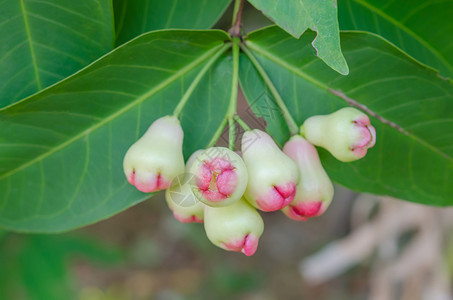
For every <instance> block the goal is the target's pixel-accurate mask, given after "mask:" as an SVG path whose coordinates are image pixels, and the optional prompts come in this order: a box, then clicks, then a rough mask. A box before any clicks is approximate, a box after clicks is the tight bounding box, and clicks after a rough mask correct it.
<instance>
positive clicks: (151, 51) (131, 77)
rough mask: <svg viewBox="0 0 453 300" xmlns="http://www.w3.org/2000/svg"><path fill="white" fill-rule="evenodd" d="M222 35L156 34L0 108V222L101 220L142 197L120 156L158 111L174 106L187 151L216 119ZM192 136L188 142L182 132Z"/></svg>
mask: <svg viewBox="0 0 453 300" xmlns="http://www.w3.org/2000/svg"><path fill="white" fill-rule="evenodd" d="M228 39H229V37H228V35H227V34H226V33H225V32H223V31H186V30H166V31H156V32H153V33H149V34H146V35H143V36H141V37H140V38H137V39H135V40H133V41H131V42H130V43H127V44H125V45H124V46H122V47H120V48H118V49H116V50H115V51H113V52H111V53H110V54H108V55H107V56H104V57H103V58H102V59H100V60H98V61H97V62H95V63H94V64H92V65H90V66H88V67H87V68H85V69H84V70H82V71H80V72H78V73H77V74H75V75H74V76H72V77H69V78H68V79H66V80H64V81H62V82H60V83H58V84H57V85H55V86H53V87H51V88H49V89H46V90H44V91H42V92H41V93H39V94H36V95H33V96H31V97H29V98H27V99H25V100H23V101H21V102H19V103H17V104H15V105H13V106H9V107H7V108H6V109H3V110H0V190H1V191H2V193H1V194H0V225H1V226H4V227H6V228H9V229H14V230H21V231H33V232H57V231H63V230H68V229H71V228H74V227H79V226H83V225H86V224H89V223H93V222H96V221H98V220H101V219H105V218H107V217H109V216H111V215H113V214H115V213H117V212H119V211H122V210H124V209H126V208H128V207H130V206H131V205H134V204H135V203H138V202H140V201H143V200H145V199H146V198H148V197H149V196H150V195H149V194H144V193H141V192H139V191H137V190H136V189H135V187H133V186H132V185H130V184H128V183H127V181H126V178H125V176H124V174H123V167H122V164H123V157H124V155H125V153H126V151H127V149H128V148H129V146H130V145H131V144H132V143H134V142H135V141H136V140H137V139H138V138H139V137H140V136H141V135H142V134H143V133H144V132H145V131H146V129H147V128H148V127H149V125H150V124H151V123H152V122H153V121H154V120H155V119H157V118H158V117H161V116H164V115H168V114H172V113H173V110H174V108H175V107H176V105H177V104H178V102H179V100H180V99H181V98H182V97H183V95H184V94H185V92H186V91H187V90H188V88H189V86H190V85H191V83H192V82H193V81H194V78H196V76H197V75H198V74H199V73H200V70H201V69H203V67H204V66H206V64H208V63H210V64H211V67H210V68H209V69H207V73H205V75H204V76H203V77H202V78H201V81H200V82H199V84H198V85H197V86H196V87H195V90H194V92H193V94H192V95H191V97H190V98H189V102H188V103H187V105H186V106H185V108H184V110H183V111H182V126H183V128H184V129H185V132H186V139H185V141H184V153H185V155H186V157H188V156H189V155H190V154H191V153H192V152H194V151H195V150H197V149H200V148H203V147H206V146H207V144H208V143H209V142H210V141H211V139H212V138H213V135H214V134H216V133H218V129H219V127H220V126H221V124H224V118H225V115H226V111H227V107H228V104H229V100H230V92H231V69H232V62H231V59H230V57H229V56H226V55H224V56H220V58H219V59H217V57H219V56H218V55H219V51H222V52H223V51H225V50H226V49H227V47H228V45H225V41H227V40H228ZM187 137H190V138H187Z"/></svg>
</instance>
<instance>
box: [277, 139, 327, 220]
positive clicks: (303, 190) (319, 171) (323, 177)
mask: <svg viewBox="0 0 453 300" xmlns="http://www.w3.org/2000/svg"><path fill="white" fill-rule="evenodd" d="M283 152H284V153H285V154H286V155H288V156H289V157H290V158H291V159H292V160H293V161H294V162H296V163H297V165H298V166H299V170H300V179H299V182H298V184H297V192H296V196H295V197H294V200H293V201H292V202H291V203H290V204H289V205H288V206H287V207H285V208H284V209H283V210H282V211H283V212H284V213H285V214H286V215H287V216H288V217H290V218H291V219H293V220H296V221H305V220H306V219H307V218H310V217H316V216H319V215H321V214H322V213H324V211H325V210H326V209H327V207H328V206H329V204H330V202H332V198H333V192H334V190H333V185H332V182H331V181H330V179H329V176H327V173H326V171H324V168H323V167H322V165H321V161H320V160H319V156H318V152H317V151H316V148H315V147H314V146H313V145H312V144H310V143H309V142H308V141H307V140H305V139H304V138H303V137H301V136H298V135H297V136H293V137H292V138H291V139H290V140H289V141H288V142H287V143H286V144H285V146H284V147H283Z"/></svg>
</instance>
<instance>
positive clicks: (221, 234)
mask: <svg viewBox="0 0 453 300" xmlns="http://www.w3.org/2000/svg"><path fill="white" fill-rule="evenodd" d="M204 214H205V221H204V226H205V230H206V235H207V236H208V239H209V240H210V241H211V242H212V243H213V244H214V245H216V246H217V247H220V248H222V249H225V250H228V251H236V252H242V253H244V254H245V255H247V256H251V255H253V254H254V253H255V252H256V249H257V248H258V242H259V238H260V236H261V234H262V233H263V230H264V223H263V219H261V216H260V214H259V213H258V212H257V211H256V209H254V208H253V207H252V206H250V204H249V203H247V202H246V201H245V200H244V199H240V200H239V201H237V202H235V203H234V204H232V205H230V206H225V207H209V206H205V210H204Z"/></svg>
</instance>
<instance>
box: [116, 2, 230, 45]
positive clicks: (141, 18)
mask: <svg viewBox="0 0 453 300" xmlns="http://www.w3.org/2000/svg"><path fill="white" fill-rule="evenodd" d="M230 2H231V0H215V1H206V0H170V1H161V0H113V6H114V10H115V20H116V22H115V23H116V36H117V44H118V45H120V44H123V43H124V42H127V41H129V40H130V39H132V38H134V37H136V36H138V35H140V34H142V33H145V32H147V31H151V30H156V29H165V28H180V29H208V28H210V27H212V26H213V25H214V23H215V22H216V21H217V20H218V19H219V18H220V16H221V15H222V14H223V12H224V11H225V9H226V8H227V7H228V4H229V3H230Z"/></svg>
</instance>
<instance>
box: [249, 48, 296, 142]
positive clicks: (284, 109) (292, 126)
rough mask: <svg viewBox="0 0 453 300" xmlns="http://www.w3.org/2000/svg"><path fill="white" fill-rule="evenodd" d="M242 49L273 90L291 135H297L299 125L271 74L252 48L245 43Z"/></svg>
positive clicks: (272, 92)
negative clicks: (252, 51) (269, 74)
mask: <svg viewBox="0 0 453 300" xmlns="http://www.w3.org/2000/svg"><path fill="white" fill-rule="evenodd" d="M241 49H242V51H244V53H245V54H246V55H247V57H248V58H249V59H250V61H251V62H252V64H253V65H254V66H255V68H256V70H257V71H258V73H259V74H260V75H261V78H263V80H264V82H265V83H266V85H267V86H268V88H269V90H270V91H271V94H272V96H274V99H275V102H277V105H278V107H279V108H280V110H281V111H282V113H283V117H284V118H285V120H286V124H287V125H288V128H289V131H290V132H291V135H296V134H298V132H299V126H297V123H296V121H294V119H293V117H292V116H291V114H290V113H289V110H288V108H287V107H286V105H285V102H284V101H283V99H282V97H281V96H280V94H279V93H278V91H277V89H276V88H275V86H274V84H273V83H272V81H271V79H270V78H269V76H268V75H267V74H266V71H265V70H264V69H263V67H262V66H261V65H260V63H259V62H258V60H257V59H256V58H255V56H253V54H252V53H251V52H250V50H249V49H248V48H247V47H246V46H245V45H244V44H241Z"/></svg>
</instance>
